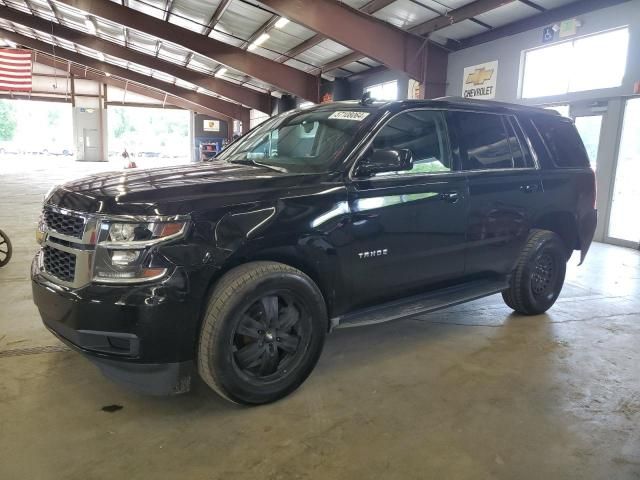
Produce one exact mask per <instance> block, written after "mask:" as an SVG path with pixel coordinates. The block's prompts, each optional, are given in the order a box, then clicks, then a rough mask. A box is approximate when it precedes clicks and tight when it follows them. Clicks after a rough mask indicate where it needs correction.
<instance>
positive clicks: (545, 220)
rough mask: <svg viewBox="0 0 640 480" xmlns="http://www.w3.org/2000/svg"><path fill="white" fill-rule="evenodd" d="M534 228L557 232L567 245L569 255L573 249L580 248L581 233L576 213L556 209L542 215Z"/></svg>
mask: <svg viewBox="0 0 640 480" xmlns="http://www.w3.org/2000/svg"><path fill="white" fill-rule="evenodd" d="M532 227H533V228H536V229H540V230H549V231H551V232H554V233H555V234H557V235H558V236H559V237H560V238H561V239H562V241H563V242H564V244H565V246H566V247H567V255H568V256H570V255H571V253H572V251H573V250H580V234H579V231H578V221H577V220H576V217H575V215H574V214H572V213H570V212H566V211H556V212H550V213H546V214H544V215H542V216H540V217H539V218H538V219H536V221H535V222H534V224H533V226H532Z"/></svg>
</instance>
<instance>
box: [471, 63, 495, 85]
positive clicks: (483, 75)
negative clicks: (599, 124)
mask: <svg viewBox="0 0 640 480" xmlns="http://www.w3.org/2000/svg"><path fill="white" fill-rule="evenodd" d="M492 76H493V68H490V69H486V68H484V67H482V68H476V69H475V70H474V72H473V73H470V74H469V75H468V76H467V81H466V82H465V83H466V84H467V85H468V84H470V83H473V84H474V85H482V84H483V83H484V82H486V81H488V80H491V77H492Z"/></svg>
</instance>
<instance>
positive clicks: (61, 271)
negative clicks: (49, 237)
mask: <svg viewBox="0 0 640 480" xmlns="http://www.w3.org/2000/svg"><path fill="white" fill-rule="evenodd" d="M42 254H43V262H44V270H45V271H46V272H47V273H48V274H49V275H53V276H54V277H56V278H59V279H60V280H62V281H64V282H73V280H74V278H75V272H76V256H75V255H74V254H73V253H68V252H63V251H62V250H58V249H57V248H53V247H50V246H48V245H45V246H44V247H43V249H42Z"/></svg>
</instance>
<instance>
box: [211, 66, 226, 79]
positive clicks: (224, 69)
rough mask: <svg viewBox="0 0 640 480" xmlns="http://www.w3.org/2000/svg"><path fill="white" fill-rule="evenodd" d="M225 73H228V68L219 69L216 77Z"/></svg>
mask: <svg viewBox="0 0 640 480" xmlns="http://www.w3.org/2000/svg"><path fill="white" fill-rule="evenodd" d="M225 73H227V69H226V68H221V69H220V70H218V71H217V72H216V73H215V75H214V77H221V76H223V75H224V74H225Z"/></svg>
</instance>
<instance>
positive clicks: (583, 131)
mask: <svg viewBox="0 0 640 480" xmlns="http://www.w3.org/2000/svg"><path fill="white" fill-rule="evenodd" d="M576 128H577V129H578V133H579V134H580V138H582V142H583V143H584V146H585V148H586V149H587V155H589V162H590V163H591V168H593V169H594V170H595V169H596V160H597V159H598V146H599V145H600V129H601V128H602V115H589V116H586V117H576Z"/></svg>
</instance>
